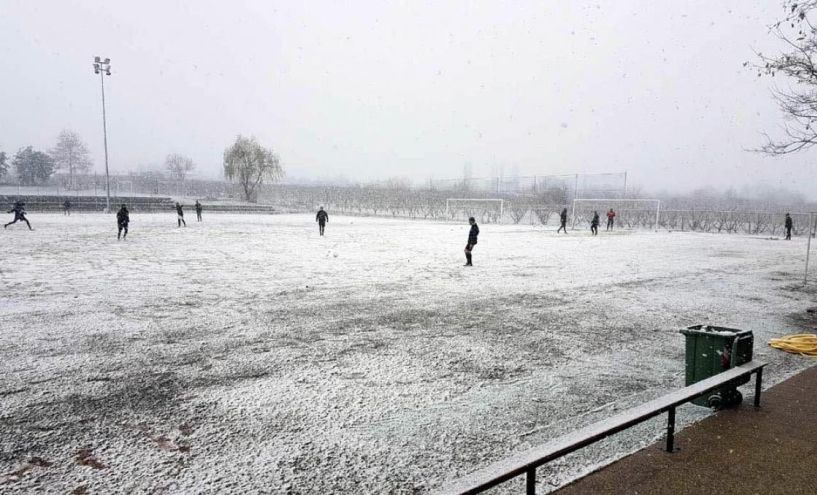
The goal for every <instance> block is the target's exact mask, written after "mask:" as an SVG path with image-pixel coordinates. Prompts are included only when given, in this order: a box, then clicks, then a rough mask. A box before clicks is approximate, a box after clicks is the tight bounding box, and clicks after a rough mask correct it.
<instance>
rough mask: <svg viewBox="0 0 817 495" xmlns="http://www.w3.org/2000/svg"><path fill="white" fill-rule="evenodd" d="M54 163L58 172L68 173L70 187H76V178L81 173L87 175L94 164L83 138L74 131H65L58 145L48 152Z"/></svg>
mask: <svg viewBox="0 0 817 495" xmlns="http://www.w3.org/2000/svg"><path fill="white" fill-rule="evenodd" d="M48 154H49V155H51V159H52V160H53V161H54V167H55V168H56V169H57V170H64V171H66V172H68V187H69V188H73V187H74V186H75V177H76V175H77V174H80V173H87V172H88V170H90V169H91V165H92V164H93V162H92V161H91V157H90V156H89V153H88V147H87V146H86V145H85V143H84V142H83V141H82V138H81V137H80V136H79V134H77V133H76V132H74V131H69V130H67V129H66V130H63V131H62V132H60V135H59V136H57V144H56V146H54V147H53V148H52V149H51V151H49V152H48Z"/></svg>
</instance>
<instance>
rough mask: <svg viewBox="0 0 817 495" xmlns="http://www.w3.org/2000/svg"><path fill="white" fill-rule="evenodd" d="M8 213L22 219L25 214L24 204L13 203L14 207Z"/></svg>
mask: <svg viewBox="0 0 817 495" xmlns="http://www.w3.org/2000/svg"><path fill="white" fill-rule="evenodd" d="M8 212H9V213H14V216H15V217H22V216H23V215H25V214H26V204H25V203H20V202H17V203H14V206H13V207H12V208H11V209H10V210H9V211H8Z"/></svg>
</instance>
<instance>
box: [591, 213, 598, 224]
mask: <svg viewBox="0 0 817 495" xmlns="http://www.w3.org/2000/svg"><path fill="white" fill-rule="evenodd" d="M590 225H592V226H593V227H598V226H599V214H598V213H594V214H593V220H591V221H590Z"/></svg>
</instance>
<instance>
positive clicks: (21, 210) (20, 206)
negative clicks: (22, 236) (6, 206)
mask: <svg viewBox="0 0 817 495" xmlns="http://www.w3.org/2000/svg"><path fill="white" fill-rule="evenodd" d="M8 213H14V220H12V221H11V222H9V223H7V224H4V225H3V228H4V229H5V228H7V227H8V226H9V225H11V224H13V223H17V222H18V221H23V222H25V223H26V225H28V230H34V229H32V228H31V223H30V222H29V221H28V218H26V204H25V202H24V201H16V202H15V203H14V206H12V208H11V209H10V210H9V211H8Z"/></svg>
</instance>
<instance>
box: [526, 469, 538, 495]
mask: <svg viewBox="0 0 817 495" xmlns="http://www.w3.org/2000/svg"><path fill="white" fill-rule="evenodd" d="M525 493H526V494H527V495H536V468H530V469H528V478H527V482H526V489H525Z"/></svg>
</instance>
